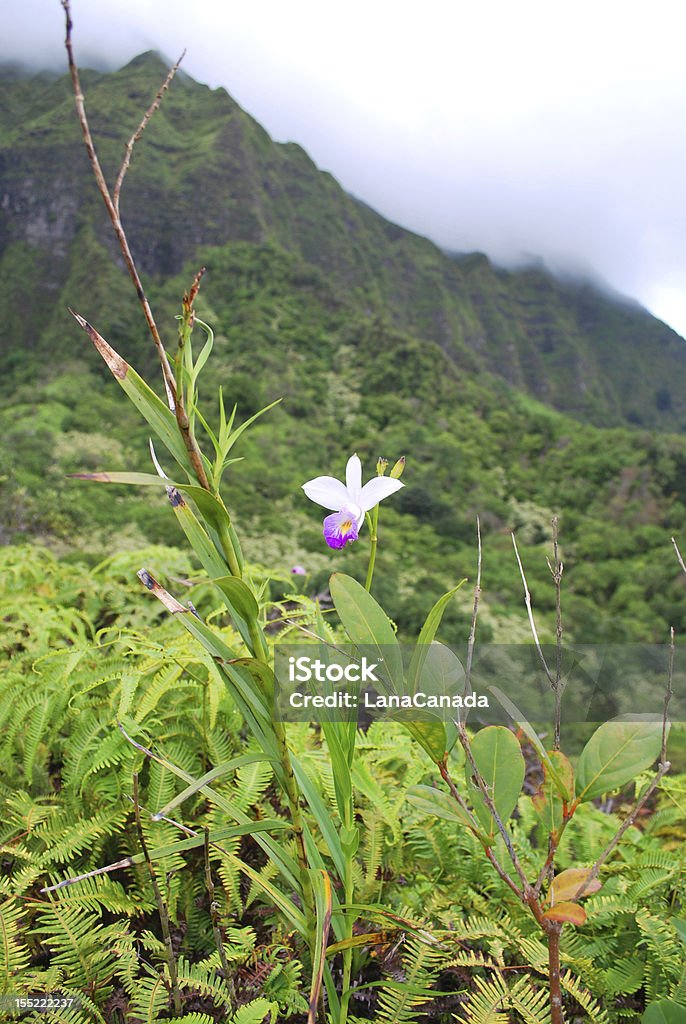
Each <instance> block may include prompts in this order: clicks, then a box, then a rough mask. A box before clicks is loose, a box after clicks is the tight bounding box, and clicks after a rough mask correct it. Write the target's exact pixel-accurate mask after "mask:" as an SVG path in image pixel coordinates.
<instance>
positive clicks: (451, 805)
mask: <svg viewBox="0 0 686 1024" xmlns="http://www.w3.org/2000/svg"><path fill="white" fill-rule="evenodd" d="M407 799H408V800H409V801H410V803H411V804H412V805H413V807H416V808H417V810H419V811H421V812H422V813H423V814H432V815H434V816H435V817H437V818H445V819H446V821H452V822H457V823H459V824H460V825H467V826H469V827H470V828H471V827H472V825H471V822H470V820H469V818H468V817H467V815H466V814H465V813H464V811H463V810H462V808H461V807H460V805H459V804H457V803H455V801H454V800H451V798H450V797H449V796H448V794H447V793H444V792H443V790H441V789H434V788H433V786H412V787H411V789H408V791H407Z"/></svg>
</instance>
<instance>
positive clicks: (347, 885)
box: [338, 800, 355, 1024]
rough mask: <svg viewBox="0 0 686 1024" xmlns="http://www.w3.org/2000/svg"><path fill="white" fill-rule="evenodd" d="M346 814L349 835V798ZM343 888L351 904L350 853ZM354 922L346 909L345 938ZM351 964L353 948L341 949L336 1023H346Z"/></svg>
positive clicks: (351, 816)
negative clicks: (340, 979) (338, 1005)
mask: <svg viewBox="0 0 686 1024" xmlns="http://www.w3.org/2000/svg"><path fill="white" fill-rule="evenodd" d="M346 812H347V813H346V815H345V821H344V823H343V824H344V825H345V828H346V833H347V834H348V835H350V832H351V830H352V828H353V826H354V823H355V810H354V807H353V802H352V800H350V801H349V802H348V806H347V807H346ZM343 889H344V892H345V902H346V904H351V903H353V902H354V899H355V884H354V879H353V856H352V855H350V854H346V855H345V874H344V878H343ZM354 924H355V915H354V912H353V911H350V910H348V911H347V912H346V915H345V935H344V937H345V938H346V939H351V938H352V936H353V926H354ZM352 965H353V950H352V948H350V949H345V950H343V980H342V983H341V1012H340V1017H339V1018H338V1024H346V1022H347V1019H348V1009H349V1007H348V1003H349V1001H350V995H351V990H350V980H351V976H352Z"/></svg>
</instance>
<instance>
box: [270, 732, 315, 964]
mask: <svg viewBox="0 0 686 1024" xmlns="http://www.w3.org/2000/svg"><path fill="white" fill-rule="evenodd" d="M273 724H274V735H275V736H276V742H277V744H278V747H279V760H280V762H281V767H282V769H283V785H284V790H285V793H286V799H287V801H288V809H289V811H290V815H291V823H292V825H293V836H294V838H295V849H296V857H297V860H298V866H299V868H300V886H301V889H302V899H303V910H304V911H305V922H306V929H307V945H308V947H309V950H310V953H311V954H312V955H314V950H315V943H316V912H315V905H314V892H313V890H312V881H311V879H310V873H309V861H308V859H307V851H306V849H305V828H304V824H303V816H302V810H301V807H300V793H299V791H298V784H297V782H296V779H295V775H294V773H293V765H292V764H291V755H290V754H289V752H288V743H287V740H286V730H285V728H284V724H283V722H279V721H278V720H277V719H274V723H273Z"/></svg>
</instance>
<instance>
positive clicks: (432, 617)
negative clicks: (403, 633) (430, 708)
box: [408, 577, 467, 691]
mask: <svg viewBox="0 0 686 1024" xmlns="http://www.w3.org/2000/svg"><path fill="white" fill-rule="evenodd" d="M466 582H467V579H466V577H465V579H463V580H460V582H459V583H458V584H457V586H456V587H453V589H452V590H449V591H448V592H447V593H446V594H443V596H442V597H439V599H438V601H436V604H435V605H434V606H433V608H432V609H431V611H430V612H429V614H428V615H427V617H426V621H425V622H424V625H423V626H422V629H421V632H420V634H419V639H418V640H417V647H416V648H415V652H414V654H413V655H412V660H411V662H410V668H409V671H408V679H409V683H410V686H411V688H412V690H413V691H414V688H415V686H416V685H417V682H418V680H419V678H420V675H421V670H422V665H423V663H424V660H425V658H426V654H427V650H428V649H429V647H428V645H430V644H431V643H432V642H433V640H434V638H435V636H436V633H437V632H438V627H439V626H440V624H441V621H442V619H443V615H444V613H445V610H446V608H447V607H448V604H449V603H450V600H451V598H452V597H454V596H455V594H456V593H457V592H458V590H459V589H460V588H461V587H462V586H463V585H464V584H465V583H466Z"/></svg>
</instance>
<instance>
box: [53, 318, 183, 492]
mask: <svg viewBox="0 0 686 1024" xmlns="http://www.w3.org/2000/svg"><path fill="white" fill-rule="evenodd" d="M72 315H73V316H74V319H75V320H76V322H77V323H78V324H79V325H80V326H81V327H82V328H83V329H84V331H85V332H86V334H87V335H88V337H89V338H90V339H91V341H92V342H93V344H94V345H95V347H96V349H97V350H98V352H99V353H100V355H101V356H102V358H103V359H104V360H105V362H106V363H107V366H108V367H109V369H110V371H111V372H112V376H113V377H114V379H115V380H116V381H117V383H118V384H119V385H120V387H121V388H122V389H123V390H124V392H125V393H126V395H127V396H128V398H129V399H130V400H131V402H133V404H134V405H135V406H136V408H137V409H138V411H139V412H140V413H141V415H142V416H143V418H144V419H145V420H146V421H147V422H148V423H149V425H150V426H151V427H152V429H153V431H154V433H155V435H156V436H157V437H159V439H160V441H161V442H162V444H163V445H164V446H165V448H166V449H167V451H168V452H169V453H170V455H172V456H173V458H174V459H175V460H176V462H177V463H178V465H179V466H180V467H181V469H182V470H184V472H185V473H187V474H188V478H189V480H195V472H194V470H193V466H192V465H191V461H190V458H189V456H188V452H187V451H186V446H185V444H184V443H183V438H182V437H181V433H180V431H179V427H178V424H177V422H176V417H175V416H174V414H173V413H172V412H171V411H170V410H169V409H168V408H167V406H166V405H165V404H164V402H163V401H162V400H161V399H160V398H158V397H157V395H156V394H155V392H154V391H152V389H151V388H149V387H148V385H147V384H146V383H145V381H144V380H143V378H142V377H140V376H139V375H138V374H137V373H136V371H135V370H134V369H133V367H132V366H130V365H129V364H128V363H127V362H126V360H125V359H122V357H121V356H120V355H119V353H118V352H115V350H114V349H113V348H112V346H111V345H110V344H109V343H108V342H107V341H105V339H104V338H103V337H102V335H100V334H98V332H97V331H96V330H95V328H94V327H92V326H91V324H89V323H88V321H87V320H84V318H83V317H82V316H79V314H78V313H74V312H73V310H72Z"/></svg>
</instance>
